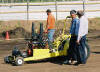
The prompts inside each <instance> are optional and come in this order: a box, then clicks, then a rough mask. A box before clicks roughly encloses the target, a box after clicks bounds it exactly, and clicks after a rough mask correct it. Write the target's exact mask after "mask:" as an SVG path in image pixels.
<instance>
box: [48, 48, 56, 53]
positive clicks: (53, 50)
mask: <svg viewBox="0 0 100 72" xmlns="http://www.w3.org/2000/svg"><path fill="white" fill-rule="evenodd" d="M56 51H57V49H51V50H50V51H49V53H52V52H56Z"/></svg>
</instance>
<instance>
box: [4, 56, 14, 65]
mask: <svg viewBox="0 0 100 72" xmlns="http://www.w3.org/2000/svg"><path fill="white" fill-rule="evenodd" d="M11 60H12V57H11V56H6V57H4V62H5V63H7V64H9V63H11Z"/></svg>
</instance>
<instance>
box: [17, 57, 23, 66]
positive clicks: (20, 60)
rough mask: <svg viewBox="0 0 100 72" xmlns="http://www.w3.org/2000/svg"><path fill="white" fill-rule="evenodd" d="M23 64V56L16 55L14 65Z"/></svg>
mask: <svg viewBox="0 0 100 72" xmlns="http://www.w3.org/2000/svg"><path fill="white" fill-rule="evenodd" d="M23 64H24V59H23V57H16V60H15V65H16V66H22V65H23Z"/></svg>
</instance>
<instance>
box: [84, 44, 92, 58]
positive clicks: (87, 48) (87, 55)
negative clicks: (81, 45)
mask: <svg viewBox="0 0 100 72" xmlns="http://www.w3.org/2000/svg"><path fill="white" fill-rule="evenodd" d="M90 53H91V52H90V47H89V45H88V43H87V42H86V43H85V55H86V59H88V58H89V56H90Z"/></svg>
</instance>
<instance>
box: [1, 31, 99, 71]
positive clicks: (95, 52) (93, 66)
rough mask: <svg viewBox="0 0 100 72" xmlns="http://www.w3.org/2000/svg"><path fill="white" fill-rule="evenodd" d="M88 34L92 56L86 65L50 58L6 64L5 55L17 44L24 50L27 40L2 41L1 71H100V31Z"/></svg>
mask: <svg viewBox="0 0 100 72" xmlns="http://www.w3.org/2000/svg"><path fill="white" fill-rule="evenodd" d="M88 36H89V38H88V39H89V45H90V48H91V56H90V58H89V59H88V61H87V64H86V65H84V66H83V65H80V66H70V65H59V64H57V63H56V62H54V61H53V62H49V61H48V60H47V61H46V60H45V61H42V62H35V63H31V64H24V65H23V66H12V65H10V64H5V63H4V62H3V57H4V56H7V55H8V54H10V53H11V50H12V49H13V47H14V46H15V45H16V44H17V46H18V47H19V48H21V49H22V50H23V49H25V48H26V45H25V44H26V42H25V41H17V42H9V41H8V42H0V72H100V31H94V32H91V33H89V35H88ZM54 60H56V59H54Z"/></svg>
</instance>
